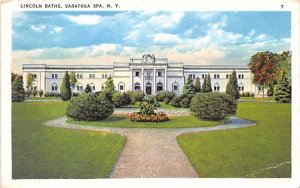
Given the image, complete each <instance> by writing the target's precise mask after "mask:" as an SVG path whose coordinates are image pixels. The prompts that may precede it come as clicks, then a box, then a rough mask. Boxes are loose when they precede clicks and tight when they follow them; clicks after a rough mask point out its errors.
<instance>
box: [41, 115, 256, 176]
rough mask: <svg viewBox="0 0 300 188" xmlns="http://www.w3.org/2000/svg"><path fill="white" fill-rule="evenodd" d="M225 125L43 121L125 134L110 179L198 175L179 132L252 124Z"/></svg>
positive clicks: (236, 120)
mask: <svg viewBox="0 0 300 188" xmlns="http://www.w3.org/2000/svg"><path fill="white" fill-rule="evenodd" d="M230 119H231V122H230V123H228V124H225V125H218V126H213V127H197V128H117V127H99V126H89V125H79V124H74V123H68V122H66V117H62V118H58V119H54V120H50V121H47V122H45V123H44V124H45V125H47V126H52V127H60V128H67V129H77V130H79V129H82V130H93V131H103V132H110V133H116V134H121V135H125V136H126V137H127V142H126V144H125V146H124V148H123V151H122V153H121V156H120V158H119V160H118V162H117V164H116V166H115V168H114V170H113V171H112V173H111V177H112V178H143V177H144V178H146V177H147V178H150V177H160V178H164V177H198V175H197V173H196V171H195V170H194V168H193V167H192V166H191V164H190V163H189V161H188V159H187V157H186V156H185V154H184V153H183V151H182V150H181V148H180V146H179V145H178V143H177V140H176V136H178V135H180V134H182V133H190V132H199V131H218V130H227V129H237V128H243V127H249V126H254V125H255V123H253V122H251V121H247V120H243V119H240V118H236V117H232V118H230Z"/></svg>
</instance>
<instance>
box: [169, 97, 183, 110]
mask: <svg viewBox="0 0 300 188" xmlns="http://www.w3.org/2000/svg"><path fill="white" fill-rule="evenodd" d="M171 105H172V106H174V107H176V108H179V107H181V106H180V97H179V96H175V97H173V99H172V100H171Z"/></svg>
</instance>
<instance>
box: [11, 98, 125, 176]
mask: <svg viewBox="0 0 300 188" xmlns="http://www.w3.org/2000/svg"><path fill="white" fill-rule="evenodd" d="M66 105H67V103H65V102H53V101H52V102H32V103H13V105H12V171H13V172H12V177H13V178H14V179H31V178H34V179H40V178H105V177H109V175H110V173H111V170H112V169H113V167H114V165H115V163H116V161H117V160H118V158H119V154H120V152H121V150H122V148H123V145H124V143H125V141H126V138H125V137H123V136H119V135H114V134H106V133H99V132H89V131H75V130H67V129H60V128H52V127H46V126H44V125H42V123H43V122H45V121H47V120H50V119H54V118H58V117H61V116H64V113H65V109H66Z"/></svg>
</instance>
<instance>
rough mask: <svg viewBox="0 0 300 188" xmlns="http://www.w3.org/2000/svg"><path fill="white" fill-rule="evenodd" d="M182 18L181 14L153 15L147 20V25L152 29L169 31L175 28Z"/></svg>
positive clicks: (182, 14)
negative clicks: (158, 28) (152, 27)
mask: <svg viewBox="0 0 300 188" xmlns="http://www.w3.org/2000/svg"><path fill="white" fill-rule="evenodd" d="M183 17H184V13H183V12H173V13H168V14H161V15H154V16H152V17H151V18H150V19H149V20H148V22H147V24H150V25H152V26H154V27H160V28H164V29H169V28H173V27H175V26H176V25H177V24H178V23H179V22H180V21H181V19H182V18H183ZM147 24H146V25H147Z"/></svg>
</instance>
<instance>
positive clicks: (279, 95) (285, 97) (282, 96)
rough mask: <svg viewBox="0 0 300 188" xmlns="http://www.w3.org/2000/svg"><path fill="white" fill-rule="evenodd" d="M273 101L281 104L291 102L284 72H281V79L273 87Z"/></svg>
mask: <svg viewBox="0 0 300 188" xmlns="http://www.w3.org/2000/svg"><path fill="white" fill-rule="evenodd" d="M275 100H276V101H278V102H282V103H289V102H291V87H290V86H289V82H288V78H287V76H286V75H285V71H283V73H282V75H281V79H280V80H279V81H278V84H277V86H276V87H275Z"/></svg>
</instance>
